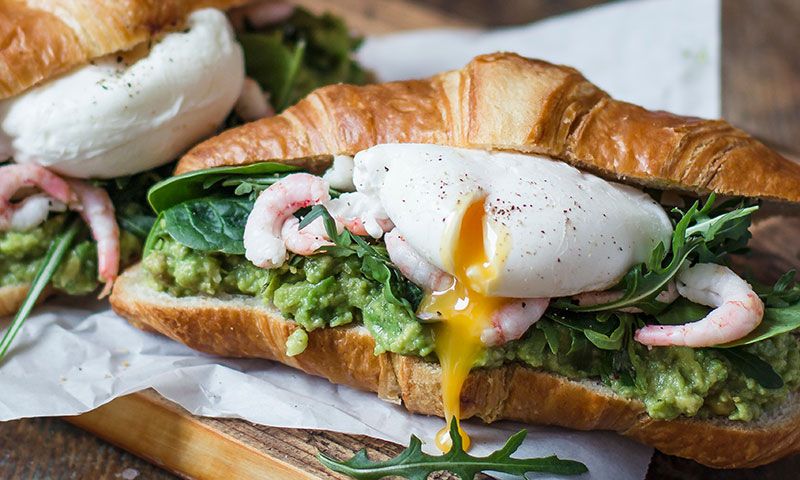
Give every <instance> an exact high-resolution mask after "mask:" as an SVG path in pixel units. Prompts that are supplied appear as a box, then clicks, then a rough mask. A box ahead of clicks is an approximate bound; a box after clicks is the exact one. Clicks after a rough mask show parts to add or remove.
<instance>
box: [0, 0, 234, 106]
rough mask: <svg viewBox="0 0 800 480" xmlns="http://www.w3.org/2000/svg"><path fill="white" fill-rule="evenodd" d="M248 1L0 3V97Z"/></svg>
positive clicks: (21, 0)
mask: <svg viewBox="0 0 800 480" xmlns="http://www.w3.org/2000/svg"><path fill="white" fill-rule="evenodd" d="M246 1H247V0H158V1H155V0H115V1H108V2H98V1H96V0H48V1H34V0H3V1H0V99H3V98H7V97H10V96H13V95H16V94H18V93H20V92H22V91H24V90H27V89H28V88H30V87H32V86H33V85H36V84H38V83H39V82H41V81H43V80H46V79H48V78H50V77H53V76H55V75H58V74H60V73H64V72H66V71H69V70H71V69H72V68H74V67H77V66H79V65H83V64H86V63H88V62H89V61H90V60H92V59H94V58H97V57H102V56H104V55H109V54H112V53H117V52H121V51H126V50H130V49H132V48H133V47H135V46H136V45H139V44H141V43H144V42H147V41H149V40H150V39H151V38H153V37H154V36H156V35H158V34H159V33H161V32H164V31H168V30H173V29H176V28H180V26H181V24H182V22H183V21H184V20H185V18H186V17H187V15H188V14H189V13H191V12H192V11H194V10H197V9H199V8H203V7H216V8H228V7H233V6H236V5H241V4H243V3H246Z"/></svg>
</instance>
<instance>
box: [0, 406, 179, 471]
mask: <svg viewBox="0 0 800 480" xmlns="http://www.w3.org/2000/svg"><path fill="white" fill-rule="evenodd" d="M123 475H125V476H126V477H128V478H129V479H130V477H131V476H133V475H136V477H137V478H138V479H140V480H141V479H147V480H172V479H175V478H176V477H175V476H174V475H172V474H170V473H169V472H167V471H165V470H163V469H161V468H159V467H158V466H156V465H153V464H151V463H148V462H146V461H145V460H142V459H141V458H139V457H136V456H134V455H132V454H130V453H127V452H125V451H124V450H122V449H119V448H117V447H114V446H112V445H110V444H108V443H106V442H104V441H103V440H100V439H99V438H97V437H95V436H93V435H90V434H88V433H86V432H84V431H83V430H80V429H78V428H76V427H73V426H72V425H69V424H68V423H66V422H64V421H63V420H60V419H57V418H35V419H27V420H19V421H16V422H6V423H0V478H2V479H22V478H26V479H117V478H120V479H121V478H124V477H123Z"/></svg>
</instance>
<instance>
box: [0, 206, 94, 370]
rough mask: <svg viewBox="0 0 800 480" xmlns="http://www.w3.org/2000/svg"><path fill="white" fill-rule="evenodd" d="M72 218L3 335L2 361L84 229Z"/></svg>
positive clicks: (1, 345)
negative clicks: (73, 242) (76, 237)
mask: <svg viewBox="0 0 800 480" xmlns="http://www.w3.org/2000/svg"><path fill="white" fill-rule="evenodd" d="M71 217H72V219H71V220H70V221H69V223H68V226H67V228H66V229H65V230H64V231H63V232H61V233H60V234H59V235H58V236H57V237H56V238H55V239H54V240H53V243H52V244H51V245H50V248H48V249H47V253H45V255H44V258H43V259H42V264H41V265H40V266H39V269H38V270H37V271H36V276H35V277H33V281H32V282H31V286H30V288H29V289H28V293H27V295H25V300H23V301H22V305H21V306H20V307H19V310H17V314H16V315H14V319H13V320H12V321H11V325H9V327H8V330H6V333H5V334H4V335H3V339H2V340H0V360H2V359H3V357H5V354H6V352H7V351H8V349H9V347H10V346H11V342H13V341H14V338H15V337H16V336H17V333H19V330H20V329H21V328H22V325H23V324H24V323H25V320H27V319H28V315H30V313H31V310H33V307H34V306H35V305H36V301H37V300H38V299H39V297H40V296H41V294H42V292H43V291H44V289H45V288H46V287H47V285H48V284H49V283H50V279H51V278H53V274H54V273H55V272H56V269H57V268H58V266H59V265H61V260H63V259H64V256H65V255H66V254H67V250H68V249H69V247H70V245H72V241H73V240H74V239H75V236H76V235H77V234H78V232H79V231H80V230H81V228H82V227H83V223H82V221H81V219H80V218H79V217H77V216H76V215H74V214H73V215H71Z"/></svg>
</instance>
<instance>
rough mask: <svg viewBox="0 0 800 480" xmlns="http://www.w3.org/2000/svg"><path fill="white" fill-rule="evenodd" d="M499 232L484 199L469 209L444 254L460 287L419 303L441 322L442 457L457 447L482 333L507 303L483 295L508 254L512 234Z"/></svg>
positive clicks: (438, 328) (466, 445)
mask: <svg viewBox="0 0 800 480" xmlns="http://www.w3.org/2000/svg"><path fill="white" fill-rule="evenodd" d="M498 230H499V229H498V228H494V229H492V228H490V227H489V225H487V222H486V213H485V209H484V202H483V200H480V201H477V202H474V203H472V204H470V205H469V206H468V207H467V208H466V210H465V211H464V213H463V216H462V217H461V222H460V228H459V229H458V231H457V232H453V233H455V235H451V236H450V238H454V241H453V242H452V243H451V245H445V246H444V248H448V249H451V250H452V251H449V252H448V251H443V252H442V254H443V255H442V256H443V258H451V259H452V271H453V273H454V276H455V282H453V285H451V287H450V288H448V289H447V290H443V291H438V292H431V293H428V294H426V296H425V298H424V299H423V301H422V303H421V304H420V312H421V313H424V314H427V315H430V316H431V317H436V318H439V319H441V321H440V322H437V323H436V324H435V326H434V327H433V334H434V341H435V349H436V354H437V356H438V357H439V363H440V364H441V367H442V379H441V384H442V404H443V407H444V418H445V420H446V421H447V425H445V427H444V428H443V429H442V430H440V431H439V433H438V434H437V435H436V446H437V447H439V449H440V450H442V451H443V452H447V451H449V450H450V448H451V446H452V442H451V440H450V435H449V424H450V422H451V421H452V419H453V418H455V419H456V421H457V422H458V420H459V418H460V417H461V400H460V399H461V390H462V387H463V386H464V382H465V381H466V379H467V376H468V375H469V372H470V370H471V369H472V366H473V365H474V364H475V361H476V360H477V359H478V357H479V356H480V354H481V352H482V351H483V349H484V345H483V342H481V332H482V331H483V330H484V329H485V328H487V327H489V326H491V324H492V316H493V314H494V312H495V311H497V310H498V309H499V308H501V307H502V306H503V304H504V303H505V302H506V301H507V300H506V299H504V298H500V297H490V296H486V295H484V294H483V293H481V292H486V291H487V287H488V286H489V285H491V284H492V282H493V281H494V280H495V279H496V278H497V275H498V272H499V270H500V267H502V265H503V263H504V262H505V257H506V254H507V252H508V247H509V245H508V241H507V240H508V235H507V234H506V233H505V232H501V233H502V234H500V235H499V234H498ZM487 246H488V247H489V248H488V249H487ZM487 250H488V251H487ZM458 429H459V433H460V434H461V438H462V440H463V447H464V449H465V450H466V449H467V448H469V445H470V440H469V437H468V436H467V435H466V434H465V433H464V431H463V430H462V429H461V425H460V424H459V426H458Z"/></svg>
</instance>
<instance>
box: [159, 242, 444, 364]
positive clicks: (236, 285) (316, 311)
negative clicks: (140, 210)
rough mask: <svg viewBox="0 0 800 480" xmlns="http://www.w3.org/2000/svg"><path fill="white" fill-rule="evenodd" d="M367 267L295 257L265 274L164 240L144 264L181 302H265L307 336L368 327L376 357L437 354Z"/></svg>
mask: <svg viewBox="0 0 800 480" xmlns="http://www.w3.org/2000/svg"><path fill="white" fill-rule="evenodd" d="M360 263H361V261H360V260H359V259H358V258H357V257H346V258H334V257H332V256H330V255H315V256H311V257H301V256H292V257H291V259H290V260H289V261H287V262H286V263H285V264H284V265H283V266H281V267H280V268H276V269H272V270H265V269H261V268H258V267H256V266H254V265H253V264H252V263H250V262H249V261H247V260H246V259H245V258H244V256H241V255H227V254H224V253H204V252H199V251H196V250H193V249H190V248H188V247H186V246H184V245H181V244H180V243H178V242H176V241H175V240H173V239H171V238H170V237H169V236H165V237H162V238H160V239H158V240H157V241H156V242H155V245H153V246H152V249H151V250H150V251H149V252H148V254H147V255H146V256H145V258H144V261H143V264H144V267H145V268H146V269H147V271H148V272H149V273H150V275H151V277H152V279H153V285H154V286H155V287H156V288H158V289H160V290H164V291H166V292H168V293H170V294H171V295H174V296H178V297H180V296H186V295H197V294H203V295H209V296H215V295H219V294H223V293H228V294H244V295H252V296H262V297H263V298H264V299H265V300H266V301H267V302H270V303H272V304H273V305H275V307H277V308H278V310H280V312H281V314H282V315H283V316H284V317H286V318H290V319H292V320H294V321H295V322H296V323H297V324H298V325H300V326H301V327H302V328H303V329H304V330H305V331H312V330H316V329H318V328H323V327H337V326H340V325H347V324H349V323H352V322H361V323H363V325H364V326H365V327H366V328H367V330H369V332H370V334H371V335H372V337H373V338H374V339H375V353H376V354H380V353H383V352H394V353H399V354H402V355H422V356H426V355H428V354H430V353H431V352H432V351H433V340H432V338H431V334H430V331H429V329H427V328H425V327H424V326H423V325H422V324H420V323H419V322H418V321H417V319H416V318H415V317H413V316H412V315H410V314H409V313H408V312H407V311H406V310H405V309H403V308H400V307H398V306H397V305H395V304H393V303H391V302H390V301H389V300H387V298H386V296H385V295H383V293H382V291H381V287H380V286H379V285H377V284H376V283H375V282H373V281H371V280H369V279H367V278H365V276H364V275H363V274H362V273H361V266H360ZM305 342H306V337H305V336H304V335H303V334H297V335H296V336H293V337H292V338H291V339H290V345H288V352H289V353H290V354H292V353H294V354H298V353H301V352H302V351H303V350H304V349H305Z"/></svg>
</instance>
